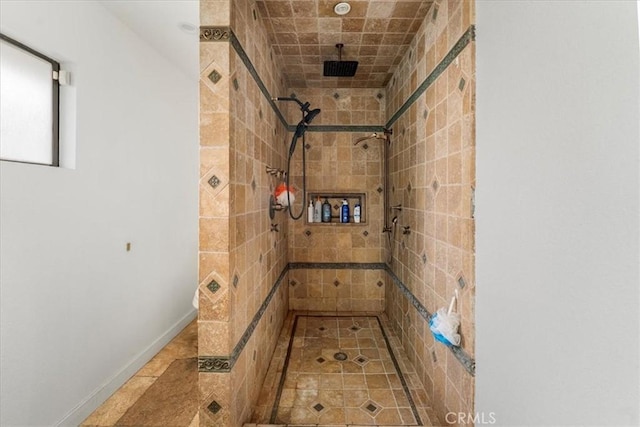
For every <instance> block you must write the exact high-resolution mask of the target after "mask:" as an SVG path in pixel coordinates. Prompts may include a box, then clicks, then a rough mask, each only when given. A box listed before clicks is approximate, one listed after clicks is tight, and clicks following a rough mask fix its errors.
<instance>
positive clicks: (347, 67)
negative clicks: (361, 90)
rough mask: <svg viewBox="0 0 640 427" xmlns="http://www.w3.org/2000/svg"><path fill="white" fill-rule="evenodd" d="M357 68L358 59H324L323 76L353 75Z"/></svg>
mask: <svg viewBox="0 0 640 427" xmlns="http://www.w3.org/2000/svg"><path fill="white" fill-rule="evenodd" d="M357 69H358V61H324V73H323V75H324V76H325V77H353V76H355V75H356V70H357Z"/></svg>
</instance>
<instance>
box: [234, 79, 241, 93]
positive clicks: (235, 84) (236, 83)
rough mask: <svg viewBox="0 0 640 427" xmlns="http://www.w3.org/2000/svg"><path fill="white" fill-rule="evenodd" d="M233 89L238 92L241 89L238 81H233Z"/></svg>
mask: <svg viewBox="0 0 640 427" xmlns="http://www.w3.org/2000/svg"><path fill="white" fill-rule="evenodd" d="M233 88H234V89H235V90H236V91H237V90H238V89H240V85H239V84H238V79H233Z"/></svg>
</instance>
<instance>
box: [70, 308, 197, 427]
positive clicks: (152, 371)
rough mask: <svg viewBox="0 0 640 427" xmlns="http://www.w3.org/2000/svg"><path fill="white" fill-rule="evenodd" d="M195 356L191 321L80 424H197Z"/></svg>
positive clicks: (179, 426)
mask: <svg viewBox="0 0 640 427" xmlns="http://www.w3.org/2000/svg"><path fill="white" fill-rule="evenodd" d="M197 357H198V325H197V322H196V321H195V320H194V321H193V322H191V323H190V324H189V325H188V326H187V327H186V328H185V329H184V330H182V332H180V333H179V334H178V335H177V336H176V337H175V338H174V339H173V340H172V341H171V342H170V343H169V344H167V345H166V346H165V347H164V348H163V349H162V350H161V351H160V352H159V353H158V354H157V355H156V356H154V357H153V359H151V360H150V361H149V362H148V363H147V364H146V365H145V366H144V367H142V368H141V369H140V370H139V371H138V372H137V373H136V374H135V375H134V376H133V377H131V378H130V379H129V380H128V381H127V382H126V383H125V384H124V385H123V386H122V387H120V389H118V391H116V392H115V393H114V394H113V395H112V396H111V397H110V398H109V399H107V400H106V401H105V402H104V403H103V404H102V405H101V406H100V407H99V408H98V409H96V410H95V411H94V412H93V414H91V415H90V416H89V417H88V418H87V419H86V420H84V421H83V423H82V424H81V426H82V427H97V426H100V427H103V426H140V427H143V426H161V427H169V426H174V427H197V426H198V373H197Z"/></svg>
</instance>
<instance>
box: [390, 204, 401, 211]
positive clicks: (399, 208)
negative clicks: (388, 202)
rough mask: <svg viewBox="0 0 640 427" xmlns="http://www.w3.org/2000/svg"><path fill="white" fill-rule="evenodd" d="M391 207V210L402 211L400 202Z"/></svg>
mask: <svg viewBox="0 0 640 427" xmlns="http://www.w3.org/2000/svg"><path fill="white" fill-rule="evenodd" d="M391 209H392V210H397V211H399V212H402V203H400V204H397V205H395V206H391Z"/></svg>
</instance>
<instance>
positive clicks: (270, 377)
mask: <svg viewBox="0 0 640 427" xmlns="http://www.w3.org/2000/svg"><path fill="white" fill-rule="evenodd" d="M429 414H432V410H431V408H430V406H429V404H428V401H427V396H426V393H425V391H424V389H423V388H422V385H421V383H420V381H419V379H418V376H417V375H416V371H415V369H414V368H413V366H412V365H411V363H410V362H409V360H407V358H406V356H405V354H404V351H403V350H402V347H401V346H400V343H399V340H398V338H397V337H396V336H395V335H394V334H393V332H392V330H391V328H390V327H388V325H387V324H386V320H385V317H384V315H382V314H368V313H366V314H364V313H349V314H340V315H336V313H335V312H334V313H328V314H321V313H315V312H314V313H307V312H292V313H290V314H289V316H288V318H287V321H286V323H285V326H284V328H283V330H282V333H281V335H280V338H279V341H278V345H277V348H276V350H275V352H274V355H273V359H272V361H271V366H270V367H269V371H268V373H267V376H266V378H265V382H264V385H263V388H262V391H261V394H260V398H259V401H258V406H257V408H256V410H255V411H254V414H253V417H252V420H251V422H252V423H254V424H258V425H259V424H278V425H327V426H329V425H331V426H337V425H358V426H400V425H402V426H416V425H419V426H430V425H432V419H433V420H434V421H435V418H432V417H430V416H429Z"/></svg>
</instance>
